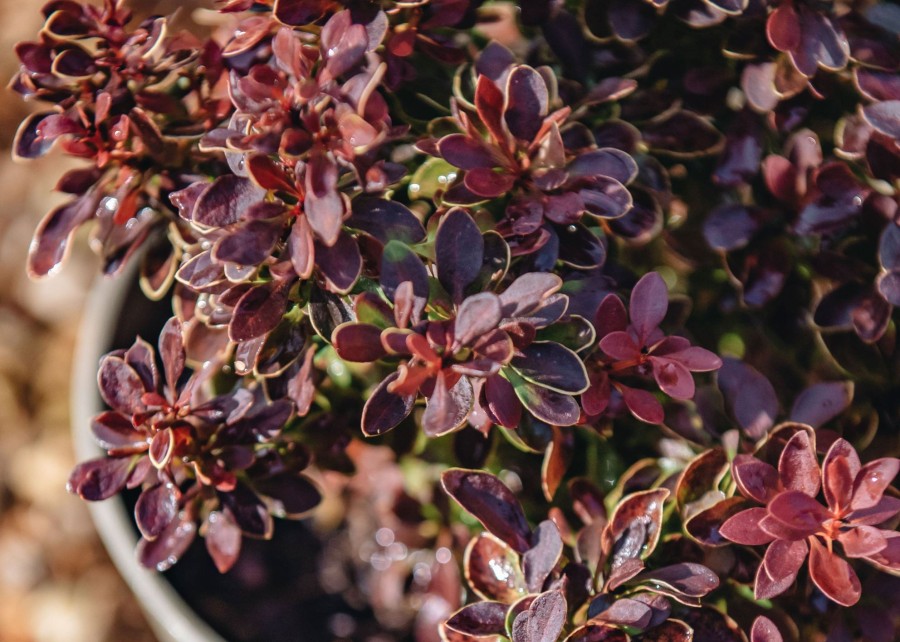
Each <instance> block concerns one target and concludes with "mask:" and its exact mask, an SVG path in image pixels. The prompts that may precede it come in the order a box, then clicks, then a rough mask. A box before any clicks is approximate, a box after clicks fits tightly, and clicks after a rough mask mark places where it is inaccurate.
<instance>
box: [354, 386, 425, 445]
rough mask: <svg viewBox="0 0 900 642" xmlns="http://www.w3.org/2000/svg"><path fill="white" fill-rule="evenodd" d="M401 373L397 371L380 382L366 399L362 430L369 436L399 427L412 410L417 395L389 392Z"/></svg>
mask: <svg viewBox="0 0 900 642" xmlns="http://www.w3.org/2000/svg"><path fill="white" fill-rule="evenodd" d="M398 376H399V375H398V374H397V373H396V372H393V373H391V374H390V375H388V377H387V378H386V379H385V380H384V381H382V382H381V383H380V384H378V387H377V388H375V390H374V392H372V395H371V396H370V397H369V399H368V400H367V401H366V405H365V406H364V407H363V412H362V431H363V434H364V435H366V436H368V437H374V436H376V435H380V434H382V433H384V432H387V431H388V430H391V429H392V428H395V427H397V425H399V424H400V422H401V421H403V420H404V419H406V418H407V417H408V416H409V413H411V412H412V409H413V405H414V404H415V402H416V396H415V395H405V396H401V395H395V394H394V393H392V392H388V386H389V385H391V384H392V383H393V382H394V381H395V380H396V379H397V377H398Z"/></svg>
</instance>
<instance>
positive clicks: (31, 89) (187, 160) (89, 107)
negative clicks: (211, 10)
mask: <svg viewBox="0 0 900 642" xmlns="http://www.w3.org/2000/svg"><path fill="white" fill-rule="evenodd" d="M44 15H45V18H46V25H45V27H44V29H43V30H42V31H41V38H40V40H39V41H37V42H22V43H20V44H19V45H18V46H17V48H16V52H17V54H18V56H19V59H20V61H21V63H22V68H21V71H20V73H19V74H18V75H17V76H16V78H15V79H14V80H13V84H12V87H13V89H15V90H16V91H17V92H18V93H19V94H21V95H23V96H25V97H26V98H32V99H35V100H39V101H41V102H49V103H51V104H53V105H54V107H53V109H51V110H50V111H40V112H37V113H35V114H33V115H31V116H29V117H28V118H26V119H25V121H24V122H23V123H22V124H21V126H20V127H19V131H18V132H17V134H16V140H15V143H14V150H13V151H14V155H15V156H16V157H18V158H22V159H31V158H37V157H39V156H43V155H44V154H46V153H47V152H48V151H49V150H50V149H51V148H52V147H53V146H54V144H55V143H58V144H59V146H60V147H61V148H62V150H63V151H64V153H66V154H67V155H70V156H74V157H77V158H81V159H85V160H88V161H90V165H88V166H87V167H83V168H79V169H73V170H70V171H69V172H67V173H66V174H65V175H64V176H63V177H62V178H61V179H60V181H59V183H58V184H57V189H58V190H59V191H61V192H64V193H66V194H70V195H71V196H72V198H71V199H70V200H69V201H68V202H66V203H64V204H63V205H61V206H59V207H57V208H55V209H54V210H52V211H51V212H49V213H48V214H47V215H46V216H45V218H44V220H43V221H42V222H41V223H40V225H39V227H38V229H37V231H36V232H35V237H34V242H33V243H32V246H31V252H30V255H29V262H28V270H29V273H30V274H31V275H32V276H46V275H47V274H49V273H50V272H51V271H53V270H54V268H56V266H57V265H58V264H59V263H60V262H61V261H62V260H63V259H64V257H65V255H66V251H67V246H68V243H69V240H70V238H71V236H72V235H73V234H74V232H75V230H76V229H77V228H79V227H80V226H81V225H83V224H85V223H87V222H89V221H97V226H96V227H95V228H94V230H93V237H94V242H93V245H94V246H95V247H97V248H99V249H98V251H99V253H100V254H101V256H102V257H103V261H104V264H103V270H104V272H106V273H107V274H114V273H118V272H119V270H121V268H122V267H123V266H124V264H125V263H126V261H127V260H128V259H129V258H130V257H131V256H132V255H133V253H134V252H135V250H136V249H137V248H138V247H140V246H141V245H143V244H144V243H145V242H146V241H147V239H148V238H150V237H151V232H152V231H153V230H154V229H156V228H158V227H159V225H160V224H161V223H164V222H165V220H166V218H170V216H169V215H170V212H171V209H170V207H169V205H168V201H167V196H168V193H169V192H170V191H172V190H175V189H178V188H179V187H181V186H183V184H184V183H183V181H184V179H183V177H182V175H183V174H189V173H193V172H195V171H197V169H198V168H199V167H200V166H201V165H202V164H203V163H204V160H205V159H203V158H202V157H200V156H197V155H196V154H195V153H193V152H195V151H196V149H195V148H194V147H192V146H193V145H195V142H196V136H197V135H199V134H202V133H203V132H204V131H206V129H208V128H209V127H211V126H212V125H213V124H214V123H215V122H217V121H218V120H219V119H221V118H223V117H224V116H226V115H227V113H228V111H229V106H228V102H227V99H226V98H225V96H224V95H223V94H222V93H221V91H220V88H219V87H218V86H217V83H218V80H219V77H220V75H221V72H222V64H221V60H220V55H219V49H218V46H217V45H216V44H215V43H214V42H212V41H208V42H206V43H204V42H202V41H200V40H198V39H197V38H195V37H194V36H192V35H191V34H188V33H178V34H170V33H168V26H167V21H166V19H165V18H150V19H147V20H145V21H144V22H142V23H141V24H140V25H138V26H137V27H135V28H133V29H131V30H126V24H127V23H128V22H129V21H130V20H131V14H130V12H129V11H128V10H127V9H126V8H125V7H124V5H123V3H121V2H113V1H112V0H108V1H107V2H105V3H104V5H103V6H102V7H94V6H90V5H79V4H77V3H66V2H51V3H49V4H48V5H47V6H46V7H45V8H44ZM214 166H215V164H214V163H213V164H211V165H210V167H214ZM156 267H157V268H158V269H159V266H156ZM161 269H162V271H163V272H165V271H166V269H165V268H161ZM150 271H152V269H151V270H150Z"/></svg>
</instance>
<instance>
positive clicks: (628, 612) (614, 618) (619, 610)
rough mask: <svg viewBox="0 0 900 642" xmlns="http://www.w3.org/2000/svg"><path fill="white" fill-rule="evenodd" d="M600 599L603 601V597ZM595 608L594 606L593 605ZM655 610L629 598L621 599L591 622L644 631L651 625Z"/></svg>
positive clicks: (594, 617)
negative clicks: (607, 623)
mask: <svg viewBox="0 0 900 642" xmlns="http://www.w3.org/2000/svg"><path fill="white" fill-rule="evenodd" d="M600 599H603V598H602V597H601V598H600ZM591 606H593V604H592V605H591ZM652 618H653V609H651V608H650V607H649V606H647V605H646V604H644V603H643V602H639V601H638V600H634V599H631V598H627V597H620V598H619V599H617V600H616V601H615V602H613V603H612V604H610V605H609V607H608V608H606V609H604V610H603V611H600V612H599V613H596V614H593V615H592V616H591V621H592V622H593V621H599V622H609V623H610V624H615V625H617V626H621V627H626V628H633V629H638V630H644V629H646V628H647V627H648V626H649V625H650V620H651V619H652Z"/></svg>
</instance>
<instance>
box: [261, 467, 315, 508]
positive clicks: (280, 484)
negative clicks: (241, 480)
mask: <svg viewBox="0 0 900 642" xmlns="http://www.w3.org/2000/svg"><path fill="white" fill-rule="evenodd" d="M254 488H255V490H256V491H257V492H258V493H259V494H261V495H264V496H265V497H268V498H269V499H272V500H274V501H275V510H274V512H275V514H276V515H278V516H279V517H291V518H296V517H298V516H300V515H302V514H304V513H306V512H308V511H310V510H312V509H313V508H315V507H316V506H318V505H319V502H320V501H321V500H322V494H321V493H320V492H319V489H318V488H316V486H315V484H313V483H312V482H311V481H310V480H309V479H308V478H307V477H305V476H304V475H297V474H293V473H290V472H287V473H282V474H278V475H273V476H271V477H264V478H262V479H257V480H255V482H254Z"/></svg>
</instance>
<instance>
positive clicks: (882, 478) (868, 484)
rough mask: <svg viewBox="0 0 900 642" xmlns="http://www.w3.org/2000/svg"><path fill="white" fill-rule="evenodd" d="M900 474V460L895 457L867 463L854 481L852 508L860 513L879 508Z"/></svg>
mask: <svg viewBox="0 0 900 642" xmlns="http://www.w3.org/2000/svg"><path fill="white" fill-rule="evenodd" d="M898 472H900V460H898V459H897V458H895V457H883V458H881V459H875V460H874V461H870V462H869V463H867V464H866V465H865V466H863V467H862V468H861V469H860V471H859V472H858V473H857V474H856V478H855V479H854V481H853V500H852V501H851V502H850V508H852V509H853V510H854V511H858V510H863V509H866V508H872V507H874V506H877V505H878V503H879V502H880V501H881V498H882V497H883V496H884V492H885V491H886V490H887V488H888V487H889V486H890V485H891V482H892V481H893V480H894V477H896V476H897V473H898Z"/></svg>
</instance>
